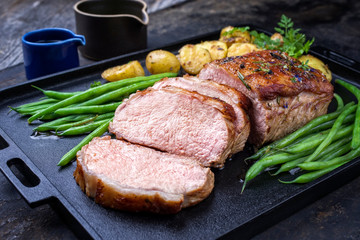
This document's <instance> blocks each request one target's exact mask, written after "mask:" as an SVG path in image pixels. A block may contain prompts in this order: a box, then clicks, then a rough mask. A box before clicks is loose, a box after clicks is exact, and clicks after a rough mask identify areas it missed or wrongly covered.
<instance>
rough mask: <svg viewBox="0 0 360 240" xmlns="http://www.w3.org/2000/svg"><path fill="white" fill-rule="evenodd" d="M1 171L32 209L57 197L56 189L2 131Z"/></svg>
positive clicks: (0, 149) (0, 140)
mask: <svg viewBox="0 0 360 240" xmlns="http://www.w3.org/2000/svg"><path fill="white" fill-rule="evenodd" d="M0 155H1V159H0V170H1V172H3V174H4V175H5V177H6V178H7V179H8V180H9V181H10V182H11V183H12V184H13V185H14V187H15V188H16V189H17V191H18V192H19V193H20V194H21V196H22V197H23V198H24V199H25V200H26V201H27V203H28V204H29V205H30V206H31V207H36V206H39V205H41V204H44V203H46V202H48V201H50V200H51V199H53V198H54V196H56V193H55V191H54V187H53V186H52V185H51V183H50V182H49V181H48V180H47V179H46V177H45V176H44V175H43V174H42V173H41V171H40V170H39V169H38V168H37V167H36V166H35V165H34V164H33V163H32V162H31V161H30V160H29V158H28V157H27V156H26V155H25V154H24V153H23V152H22V151H21V150H20V149H19V148H18V147H17V146H16V144H15V143H14V142H13V141H12V140H11V139H10V138H9V137H8V136H7V135H6V134H5V133H4V131H3V130H2V129H0Z"/></svg>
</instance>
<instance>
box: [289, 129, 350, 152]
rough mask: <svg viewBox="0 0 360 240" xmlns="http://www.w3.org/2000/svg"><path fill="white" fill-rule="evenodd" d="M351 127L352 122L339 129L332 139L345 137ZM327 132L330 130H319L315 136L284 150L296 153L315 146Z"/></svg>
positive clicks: (322, 139)
mask: <svg viewBox="0 0 360 240" xmlns="http://www.w3.org/2000/svg"><path fill="white" fill-rule="evenodd" d="M353 129H354V125H353V124H352V125H349V126H346V127H344V128H342V129H340V130H339V131H337V132H336V134H335V135H334V137H333V141H335V140H338V139H340V138H342V137H345V136H347V135H349V134H351V132H352V131H353ZM329 132H330V130H326V131H323V132H320V133H318V134H317V135H316V136H314V137H311V138H309V139H306V140H304V141H303V142H302V143H299V144H296V145H295V146H291V147H289V148H287V149H286V151H287V152H290V153H298V152H301V151H304V150H308V149H313V148H316V147H317V146H319V145H320V144H321V143H322V141H324V139H325V138H326V137H327V135H328V133H329Z"/></svg>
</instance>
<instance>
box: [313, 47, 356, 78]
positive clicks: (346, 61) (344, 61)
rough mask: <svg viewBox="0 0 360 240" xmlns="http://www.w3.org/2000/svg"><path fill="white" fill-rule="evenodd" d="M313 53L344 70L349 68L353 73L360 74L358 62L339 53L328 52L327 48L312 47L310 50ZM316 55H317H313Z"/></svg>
mask: <svg viewBox="0 0 360 240" xmlns="http://www.w3.org/2000/svg"><path fill="white" fill-rule="evenodd" d="M311 50H312V52H313V53H318V54H320V55H322V56H323V57H325V58H326V60H331V61H333V62H335V63H337V64H339V65H341V66H344V67H346V68H350V69H351V70H353V71H354V72H356V73H358V74H360V62H358V61H355V60H354V59H351V58H349V57H346V56H344V55H342V54H340V53H337V52H335V51H333V50H329V49H327V48H324V47H321V46H314V47H312V48H311ZM315 55H317V54H315Z"/></svg>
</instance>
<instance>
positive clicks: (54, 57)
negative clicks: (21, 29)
mask: <svg viewBox="0 0 360 240" xmlns="http://www.w3.org/2000/svg"><path fill="white" fill-rule="evenodd" d="M81 45H85V38H84V36H81V35H76V34H74V33H73V32H72V31H70V30H67V29H63V28H45V29H40V30H35V31H32V32H28V33H26V34H25V35H24V36H23V37H22V47H23V56H24V65H25V71H26V77H27V79H29V80H30V79H33V78H37V77H41V76H44V75H48V74H51V73H56V72H59V71H64V70H67V69H70V68H74V67H78V66H79V55H78V51H77V47H78V46H81Z"/></svg>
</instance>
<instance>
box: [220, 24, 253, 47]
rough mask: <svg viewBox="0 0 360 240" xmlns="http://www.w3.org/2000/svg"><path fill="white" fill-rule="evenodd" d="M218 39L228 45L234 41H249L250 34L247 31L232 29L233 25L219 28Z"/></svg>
mask: <svg viewBox="0 0 360 240" xmlns="http://www.w3.org/2000/svg"><path fill="white" fill-rule="evenodd" d="M219 40H220V41H222V42H224V43H226V45H227V46H228V47H230V46H231V45H232V44H234V43H251V40H252V39H251V35H250V33H249V32H248V31H240V30H234V27H233V26H227V27H225V28H223V29H221V32H220V38H219Z"/></svg>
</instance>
